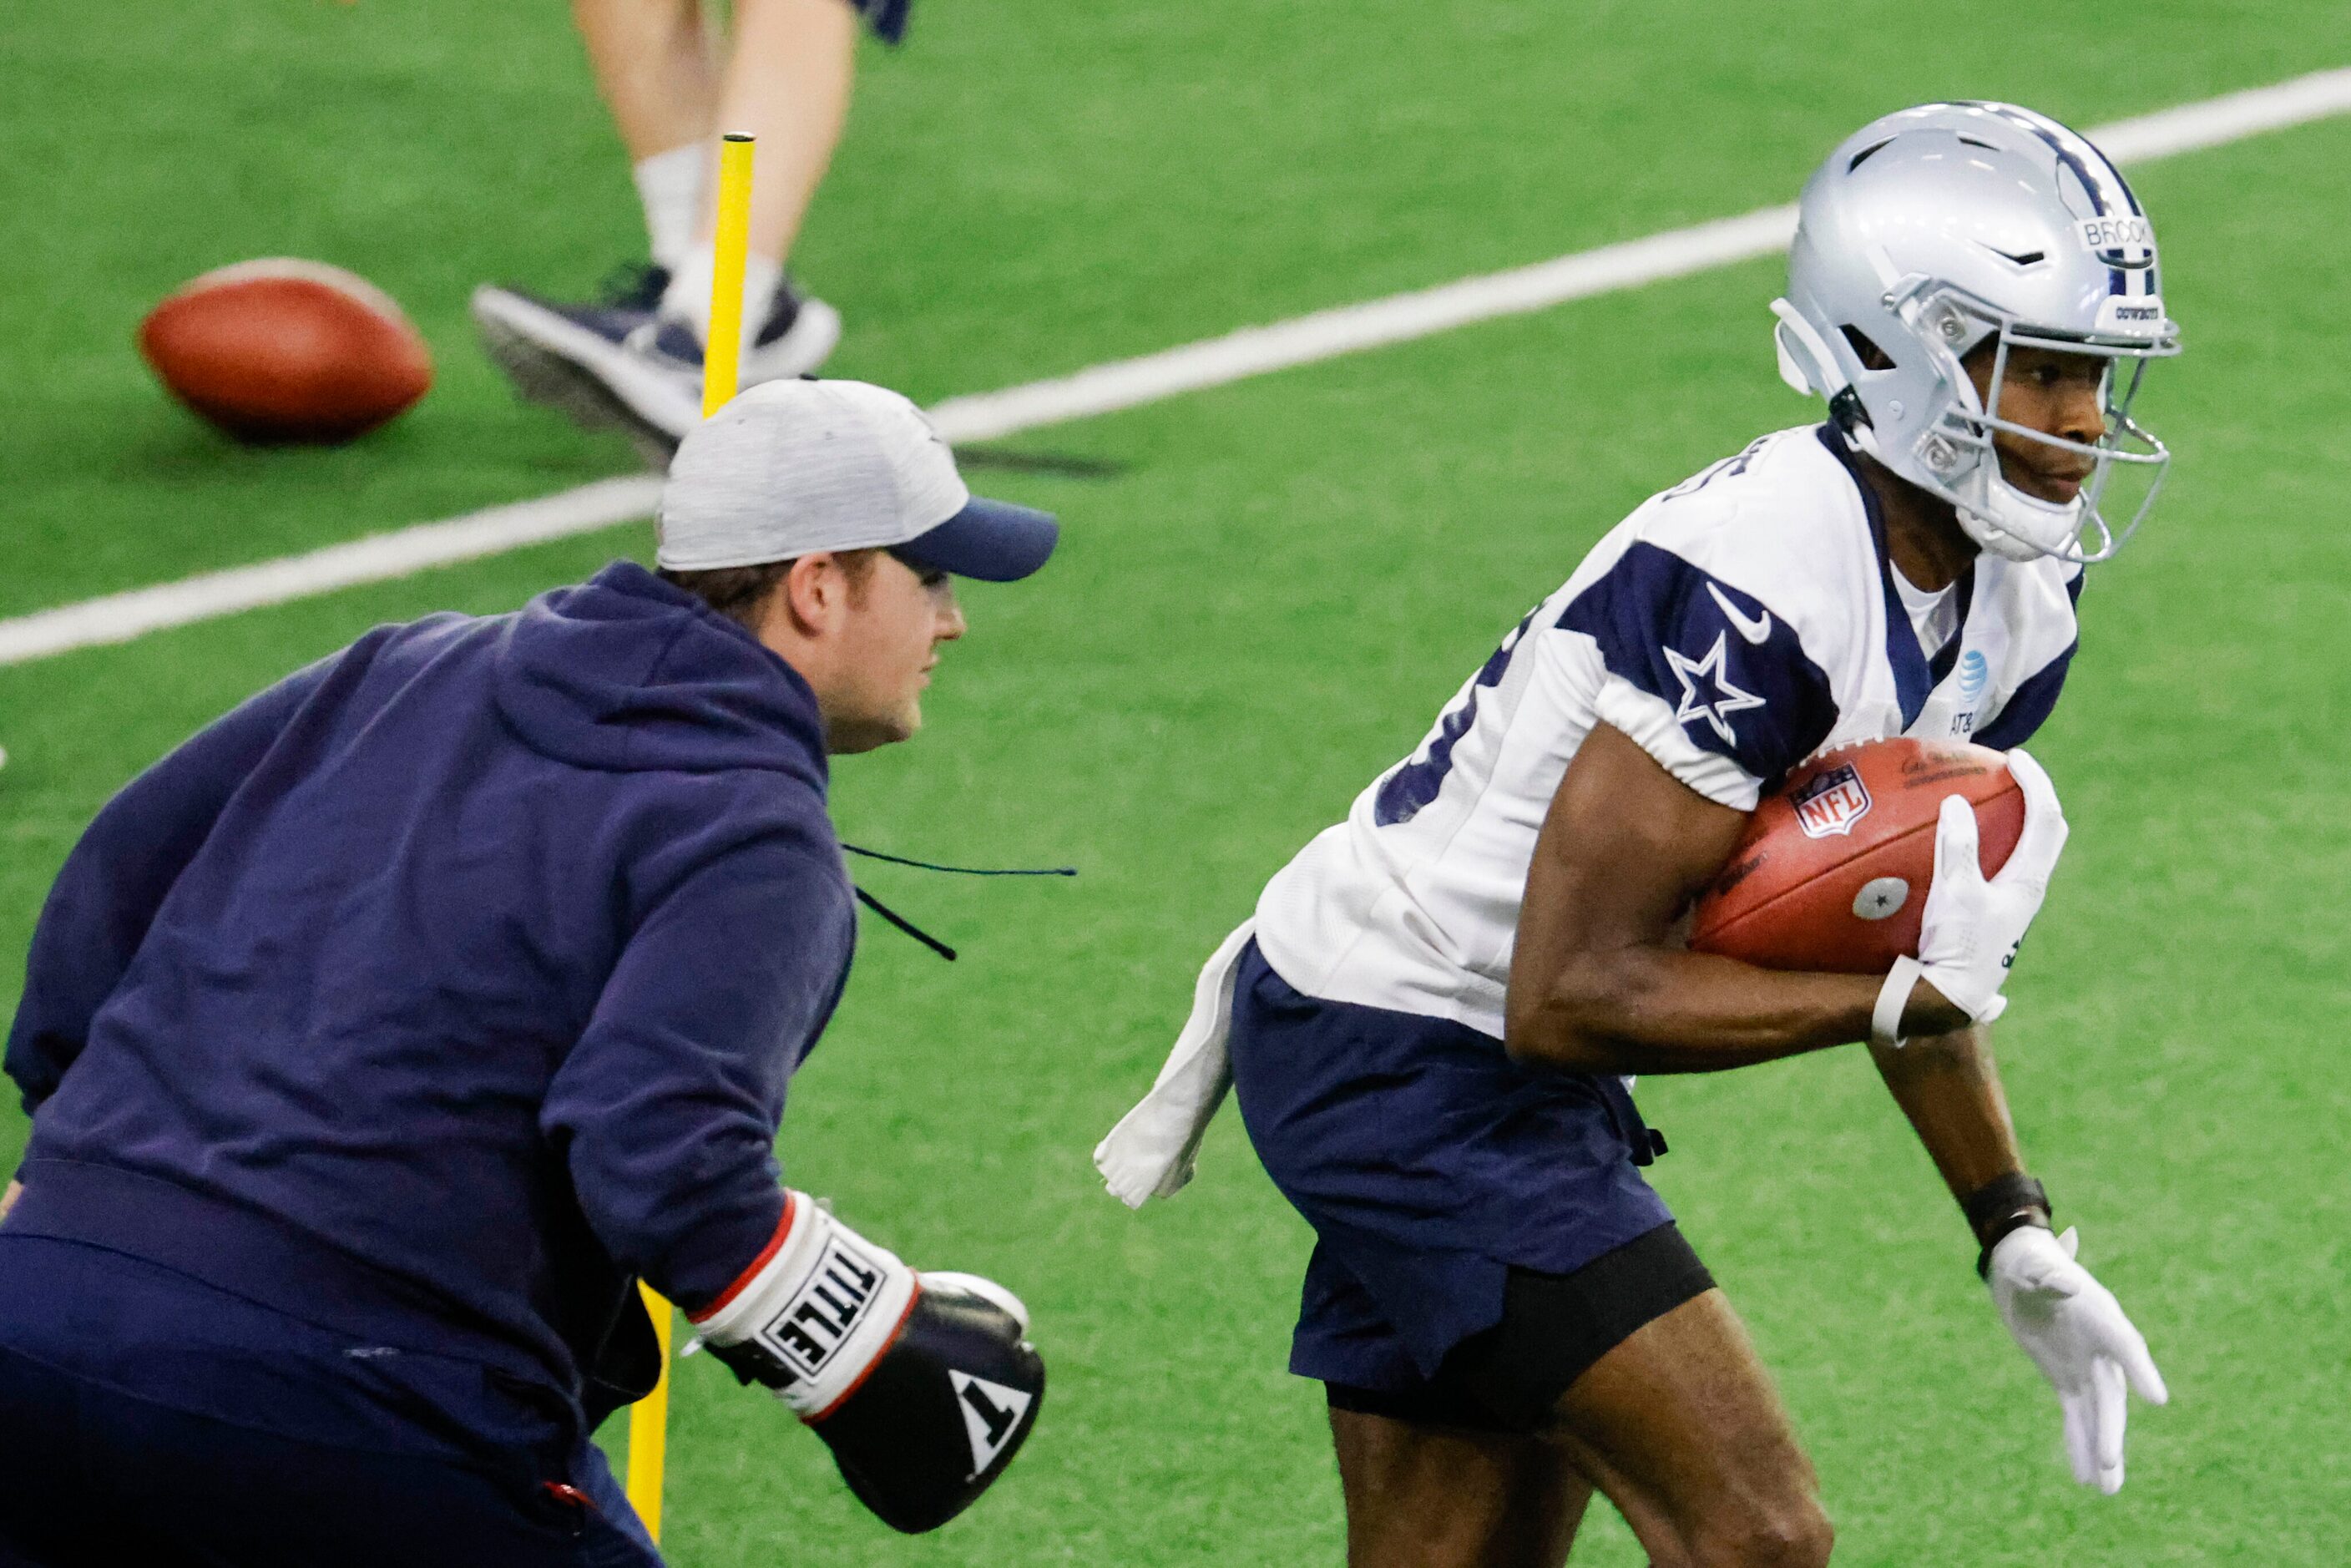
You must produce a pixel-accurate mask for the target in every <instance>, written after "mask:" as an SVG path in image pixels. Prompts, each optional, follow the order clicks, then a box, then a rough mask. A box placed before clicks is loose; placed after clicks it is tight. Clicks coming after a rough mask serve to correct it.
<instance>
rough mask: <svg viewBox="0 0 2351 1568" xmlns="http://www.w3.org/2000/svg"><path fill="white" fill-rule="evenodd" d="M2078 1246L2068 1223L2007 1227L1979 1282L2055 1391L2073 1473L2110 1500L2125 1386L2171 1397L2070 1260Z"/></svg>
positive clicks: (2126, 1329)
mask: <svg viewBox="0 0 2351 1568" xmlns="http://www.w3.org/2000/svg"><path fill="white" fill-rule="evenodd" d="M2080 1246H2081V1232H2080V1231H2078V1230H2074V1229H2071V1228H2069V1229H2068V1230H2067V1231H2066V1232H2065V1234H2064V1235H2063V1236H2057V1235H2053V1234H2052V1233H2051V1232H2050V1231H2048V1230H2045V1229H2043V1228H2042V1227H2040V1226H2037V1225H2032V1226H2026V1227H2025V1228H2022V1229H2020V1230H2011V1231H2010V1232H2009V1233H2008V1234H2007V1235H2006V1236H2003V1237H2001V1239H2000V1244H1999V1245H1998V1246H1996V1247H1994V1248H1993V1249H1991V1269H1990V1270H1988V1271H1987V1273H1986V1275H1985V1278H1986V1280H1987V1281H1989V1282H1990V1283H1991V1300H1992V1305H1993V1306H1995V1307H1996V1308H1998V1309H1999V1311H2000V1316H2001V1322H2004V1323H2006V1324H2007V1325H2008V1332H2009V1333H2010V1335H2011V1337H2012V1338H2014V1339H2015V1341H2016V1343H2018V1344H2020V1345H2022V1347H2023V1348H2024V1354H2027V1355H2029V1356H2031V1357H2032V1364H2033V1365H2035V1366H2037V1367H2039V1368H2040V1369H2041V1375H2042V1376H2043V1377H2046V1378H2047V1379H2048V1380H2049V1384H2050V1386H2051V1387H2053V1388H2054V1389H2056V1391H2057V1405H2058V1408H2059V1409H2060V1410H2062V1411H2064V1416H2065V1457H2066V1458H2068V1459H2070V1460H2071V1461H2072V1462H2073V1466H2074V1479H2075V1480H2077V1481H2079V1482H2081V1483H2082V1484H2083V1485H2084V1486H2085V1487H2086V1486H2094V1487H2096V1488H2097V1489H2098V1490H2100V1491H2102V1492H2105V1493H2106V1494H2107V1495H2108V1496H2110V1497H2111V1496H2112V1495H2114V1494H2115V1493H2116V1492H2118V1491H2120V1490H2123V1416H2124V1412H2125V1406H2126V1402H2127V1397H2128V1396H2127V1393H2126V1389H2135V1390H2137V1393H2138V1396H2139V1397H2140V1398H2141V1399H2144V1400H2146V1401H2147V1403H2148V1404H2150V1405H2163V1404H2168V1403H2169V1401H2170V1398H2171V1395H2170V1393H2169V1391H2168V1390H2167V1389H2166V1388H2165V1387H2164V1386H2163V1375H2162V1374H2161V1373H2159V1372H2158V1371H2156V1369H2155V1358H2154V1357H2153V1356H2151V1355H2149V1354H2147V1341H2146V1340H2145V1339H2143V1338H2141V1337H2140V1335H2139V1332H2138V1330H2137V1329H2136V1328H2134V1327H2132V1326H2131V1321H2130V1319H2128V1318H2126V1317H2125V1316H2124V1315H2123V1309H2122V1303H2121V1302H2119V1301H2116V1300H2115V1293H2114V1292H2113V1291H2109V1290H2107V1289H2106V1288H2105V1286H2104V1285H2101V1284H2099V1283H2098V1281H2096V1280H2095V1279H2093V1278H2092V1277H2091V1275H2090V1271H2089V1270H2087V1269H2085V1268H2083V1267H2082V1265H2080V1264H2079V1263H2076V1262H2075V1261H2074V1252H2075V1250H2076V1249H2078V1248H2079V1247H2080Z"/></svg>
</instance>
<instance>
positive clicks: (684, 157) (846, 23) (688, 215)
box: [473, 0, 913, 464]
mask: <svg viewBox="0 0 2351 1568" xmlns="http://www.w3.org/2000/svg"><path fill="white" fill-rule="evenodd" d="M912 5H913V0H847V3H844V0H736V4H735V5H734V7H733V28H732V36H731V37H728V38H727V39H726V40H725V46H724V57H723V58H722V57H721V45H720V39H719V37H718V34H717V31H716V28H715V27H714V26H712V24H711V21H710V18H709V16H708V14H707V12H706V10H705V6H704V5H703V0H573V4H572V7H571V9H572V15H573V16H574V18H575V19H576V20H577V21H578V23H579V25H580V38H581V40H582V41H583V42H584V43H585V44H586V45H587V47H588V57H589V60H590V63H591V64H592V65H593V67H594V68H595V72H596V81H597V86H598V87H599V88H600V89H601V90H602V92H603V96H604V100H605V103H606V104H607V106H608V107H609V108H610V109H611V113H612V123H613V125H614V128H615V129H617V130H618V131H619V132H620V135H621V141H622V143H623V144H624V145H625V146H626V147H627V149H628V152H629V157H630V160H631V164H630V167H631V170H632V173H633V174H634V176H635V179H636V186H637V193H638V195H639V197H640V198H641V200H642V201H643V206H644V216H645V234H646V237H647V240H648V242H649V245H650V248H651V252H652V258H653V259H652V262H651V265H649V266H645V267H623V268H622V269H621V270H620V271H618V272H617V273H615V274H614V276H613V277H612V279H611V283H610V284H609V285H608V286H607V288H606V290H605V297H604V298H601V299H595V300H588V301H574V302H566V301H561V300H556V299H549V298H541V297H540V296H538V295H537V294H533V293H531V292H529V291H528V290H527V289H521V288H510V287H494V286H492V285H488V284H485V285H483V286H482V287H479V288H476V289H475V291H474V302H473V309H474V322H475V327H476V328H477V329H479V330H480V332H481V335H482V341H483V345H484V346H485V347H486V349H487V350H489V354H490V357H491V359H492V360H494V361H496V363H497V365H498V368H499V369H500V370H502V371H505V372H506V374H507V379H508V380H509V381H511V382H514V384H515V388H516V390H517V391H518V392H521V393H522V394H523V395H524V396H525V397H527V398H530V399H532V400H533V401H535V402H545V403H549V404H551V405H553V406H554V407H557V408H559V409H561V410H562V411H564V412H565V413H569V415H570V416H571V417H572V418H573V419H574V420H576V421H578V422H579V423H582V424H585V425H587V426H589V427H590V428H591V429H618V430H621V431H622V432H624V433H625V434H628V435H629V436H630V437H631V438H632V440H633V441H635V443H636V444H637V445H638V447H639V449H640V450H642V451H643V452H644V454H645V455H646V456H647V457H648V458H649V459H653V460H654V461H656V462H657V463H658V464H666V463H667V462H668V460H669V455H670V454H671V453H672V452H674V451H675V450H676V447H677V444H678V441H679V439H680V438H681V437H682V436H684V434H685V433H686V432H687V431H688V430H691V429H692V428H694V425H695V422H696V421H698V420H699V419H700V418H701V417H702V348H703V343H704V341H705V340H706V339H707V338H708V337H709V335H710V285H711V274H712V272H713V269H714V267H715V265H716V249H715V246H714V245H713V241H712V234H713V231H714V227H715V225H716V190H715V188H714V184H715V182H714V181H713V179H712V177H711V176H712V174H713V172H714V170H715V167H716V158H715V156H714V152H715V150H716V145H717V142H716V131H720V130H725V131H746V132H748V133H750V134H751V135H752V136H753V137H754V138H755V139H756V141H757V142H758V150H757V158H758V168H757V170H756V172H755V175H754V178H753V181H752V185H751V212H750V246H749V255H748V257H747V261H746V263H745V267H744V276H743V298H744V300H745V307H746V308H745V310H744V320H743V360H742V368H741V371H740V378H741V384H742V385H744V386H747V387H748V386H756V385H758V383H759V382H765V381H778V380H781V379H783V378H785V377H787V376H797V375H801V374H804V373H806V372H807V371H813V370H814V369H816V368H817V367H818V366H819V365H820V364H822V363H823V362H824V361H825V359H826V357H827V356H828V355H830V354H831V352H832V349H833V345H834V344H835V343H837V342H839V341H840V340H841V317H840V315H839V314H838V313H837V312H836V311H835V310H834V309H833V308H832V307H831V306H830V305H827V304H826V303H825V302H824V301H823V300H821V299H819V298H814V297H812V296H810V295H805V294H802V293H800V292H799V290H798V289H797V288H795V287H793V286H792V282H791V279H790V278H789V277H786V276H785V275H784V262H785V259H786V258H787V257H788V256H790V254H791V248H792V242H793V240H794V239H795V238H796V237H798V235H799V227H800V220H801V219H802V218H803V217H805V216H806V215H807V212H808V206H809V204H810V202H811V201H813V200H814V199H815V197H816V192H817V186H818V185H819V183H821V182H822V180H823V179H824V175H825V171H826V170H827V169H828V168H829V167H830V166H831V162H832V151H833V147H834V144H835V143H836V142H838V141H840V139H841V125H842V123H843V121H844V120H846V119H847V117H848V113H849V91H850V83H851V80H852V76H853V72H854V57H855V50H856V44H857V26H858V21H859V18H860V17H862V18H863V20H864V23H865V25H866V26H867V27H869V28H870V29H871V30H872V33H873V35H874V36H875V37H878V38H880V39H882V40H883V42H884V43H887V44H892V45H894V44H896V43H897V42H898V41H899V40H900V39H901V38H902V37H904V33H905V27H906V18H907V13H908V11H909V10H910V9H911V7H912Z"/></svg>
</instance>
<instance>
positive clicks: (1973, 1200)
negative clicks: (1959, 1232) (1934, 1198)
mask: <svg viewBox="0 0 2351 1568" xmlns="http://www.w3.org/2000/svg"><path fill="white" fill-rule="evenodd" d="M1959 1207H1960V1209H1961V1210H1962V1211H1963V1212H1965V1213H1966V1215H1967V1217H1968V1227H1969V1228H1970V1229H1972V1230H1973V1231H1974V1232H1975V1233H1976V1246H1977V1249H1978V1250H1977V1252H1976V1273H1977V1274H1978V1275H1979V1276H1989V1275H1990V1274H1991V1249H1993V1248H1995V1247H1997V1246H1999V1245H2000V1242H2001V1238H2002V1237H2004V1236H2006V1235H2007V1234H2008V1233H2009V1232H2011V1231H2012V1230H2022V1229H2023V1228H2025V1227H2026V1226H2028V1225H2037V1226H2040V1227H2042V1228H2044V1229H2046V1228H2050V1215H2051V1213H2052V1212H2053V1211H2052V1210H2051V1208H2050V1207H2049V1191H2048V1189H2047V1188H2046V1187H2044V1186H2042V1185H2041V1184H2040V1183H2039V1182H2037V1181H2035V1180H2033V1179H2032V1177H2031V1176H2026V1175H2025V1174H2024V1173H2023V1172H2022V1171H2011V1172H2010V1173H2009V1174H2008V1175H2006V1176H1994V1177H1993V1178H1992V1179H1991V1180H1990V1181H1988V1182H1986V1183H1984V1184H1983V1186H1980V1187H1978V1188H1976V1190H1975V1191H1973V1192H1971V1193H1970V1194H1969V1195H1968V1197H1967V1199H1966V1201H1964V1202H1963V1203H1961V1204H1960V1205H1959Z"/></svg>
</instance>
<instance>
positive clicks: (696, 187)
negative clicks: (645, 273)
mask: <svg viewBox="0 0 2351 1568" xmlns="http://www.w3.org/2000/svg"><path fill="white" fill-rule="evenodd" d="M710 165H711V156H710V143H708V142H707V141H689V142H687V143H686V144H685V145H684V146H683V147H673V148H671V149H670V150H669V151H668V152H656V153H654V154H653V156H652V157H650V158H644V159H640V160H639V161H638V162H637V163H636V166H635V167H634V168H633V169H632V171H631V172H632V173H633V174H635V176H636V180H637V199H638V200H639V201H640V202H643V204H644V208H645V238H646V239H647V240H648V241H649V242H650V243H651V245H652V247H653V265H654V266H655V267H667V268H668V269H669V270H670V271H672V272H675V271H676V270H677V267H678V264H679V263H680V262H683V261H684V259H685V256H686V252H688V251H690V250H692V249H693V248H694V230H695V225H697V224H699V223H700V222H701V221H702V193H703V190H704V188H705V186H706V185H707V183H709V177H710Z"/></svg>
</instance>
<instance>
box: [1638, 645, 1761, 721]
mask: <svg viewBox="0 0 2351 1568" xmlns="http://www.w3.org/2000/svg"><path fill="white" fill-rule="evenodd" d="M1728 636H1729V632H1716V633H1715V634H1714V646H1713V647H1711V648H1708V650H1707V651H1706V657H1705V658H1703V659H1692V658H1690V657H1689V656H1688V655H1687V654H1686V653H1677V652H1675V651H1674V650H1673V649H1671V648H1667V649H1664V650H1662V652H1663V653H1665V655H1666V663H1667V664H1670V665H1672V666H1673V671H1674V678H1675V679H1677V680H1678V681H1680V682H1681V684H1682V706H1680V707H1678V708H1677V709H1675V710H1674V718H1675V720H1676V721H1677V722H1678V723H1681V724H1687V723H1688V722H1689V721H1690V720H1692V719H1694V718H1702V719H1704V720H1706V722H1707V723H1708V724H1709V725H1712V726H1713V727H1714V733H1715V734H1717V735H1719V736H1720V737H1722V739H1723V743H1724V744H1725V745H1734V744H1736V743H1737V739H1738V737H1735V736H1733V735H1732V734H1731V733H1730V722H1729V719H1728V718H1727V717H1726V715H1729V714H1734V713H1737V712H1739V711H1740V710H1741V709H1742V708H1750V707H1761V706H1763V699H1762V698H1761V697H1759V696H1757V695H1755V694H1754V693H1753V692H1744V691H1740V689H1739V688H1738V687H1737V686H1734V685H1731V684H1730V681H1729V677H1728V676H1726V675H1725V674H1723V668H1722V666H1723V661H1724V660H1725V659H1726V658H1727V657H1729V648H1728V647H1727V645H1726V644H1725V642H1724V639H1725V638H1727V637H1728ZM1700 683H1704V689H1705V690H1706V692H1707V693H1708V695H1707V697H1706V699H1705V700H1704V701H1700V700H1699V698H1698V692H1699V690H1700Z"/></svg>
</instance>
